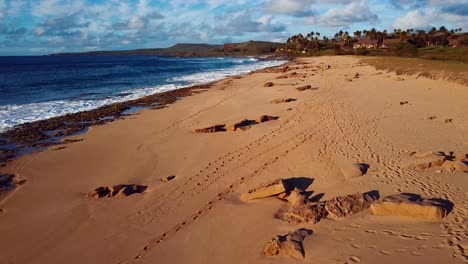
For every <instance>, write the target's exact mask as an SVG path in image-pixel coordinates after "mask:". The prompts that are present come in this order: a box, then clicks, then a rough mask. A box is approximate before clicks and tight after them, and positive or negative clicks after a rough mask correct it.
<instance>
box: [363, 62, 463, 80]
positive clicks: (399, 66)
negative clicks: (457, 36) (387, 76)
mask: <svg viewBox="0 0 468 264" xmlns="http://www.w3.org/2000/svg"><path fill="white" fill-rule="evenodd" d="M362 58H363V59H362V60H361V62H362V63H365V64H368V65H372V66H374V67H375V68H376V69H378V70H385V71H390V72H395V73H396V74H397V75H416V76H417V77H418V78H419V77H424V78H429V79H441V80H448V81H452V82H456V83H460V84H463V85H468V64H466V63H463V62H460V61H448V60H446V61H442V60H427V59H421V58H402V57H389V56H380V57H368V58H366V57H362Z"/></svg>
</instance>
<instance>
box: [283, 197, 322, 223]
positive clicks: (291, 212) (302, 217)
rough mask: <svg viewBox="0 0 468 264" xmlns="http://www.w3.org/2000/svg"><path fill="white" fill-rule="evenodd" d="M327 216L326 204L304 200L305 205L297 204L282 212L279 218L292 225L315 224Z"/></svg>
mask: <svg viewBox="0 0 468 264" xmlns="http://www.w3.org/2000/svg"><path fill="white" fill-rule="evenodd" d="M327 215H328V212H327V210H326V209H325V205H324V203H317V202H310V201H308V200H307V199H304V202H303V203H296V204H294V205H292V206H290V207H289V208H288V209H286V210H281V211H280V212H279V213H278V214H277V217H278V218H279V219H281V220H283V221H285V222H288V223H290V224H299V223H311V224H315V223H317V222H319V221H320V220H321V219H322V218H325V217H327Z"/></svg>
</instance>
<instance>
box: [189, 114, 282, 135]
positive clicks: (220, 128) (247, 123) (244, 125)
mask: <svg viewBox="0 0 468 264" xmlns="http://www.w3.org/2000/svg"><path fill="white" fill-rule="evenodd" d="M277 119H279V117H278V116H269V115H261V116H260V117H259V118H257V119H256V120H251V119H244V120H242V121H240V122H237V123H234V124H230V125H226V124H222V125H214V126H210V127H205V128H198V129H195V132H196V133H215V132H226V131H227V132H234V131H238V130H245V129H248V128H250V127H251V126H253V125H257V124H260V123H264V122H268V121H272V120H277Z"/></svg>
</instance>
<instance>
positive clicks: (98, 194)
mask: <svg viewBox="0 0 468 264" xmlns="http://www.w3.org/2000/svg"><path fill="white" fill-rule="evenodd" d="M147 189H148V186H144V185H137V184H120V185H114V186H109V187H108V186H106V187H99V188H96V189H95V190H93V191H90V192H88V197H91V198H112V197H127V196H130V195H132V194H135V193H144V192H145V191H146V190H147Z"/></svg>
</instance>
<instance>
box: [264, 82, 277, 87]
mask: <svg viewBox="0 0 468 264" xmlns="http://www.w3.org/2000/svg"><path fill="white" fill-rule="evenodd" d="M273 85H275V84H274V83H272V82H267V83H265V84H264V85H263V86H264V87H272V86H273Z"/></svg>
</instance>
